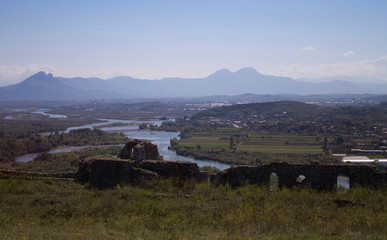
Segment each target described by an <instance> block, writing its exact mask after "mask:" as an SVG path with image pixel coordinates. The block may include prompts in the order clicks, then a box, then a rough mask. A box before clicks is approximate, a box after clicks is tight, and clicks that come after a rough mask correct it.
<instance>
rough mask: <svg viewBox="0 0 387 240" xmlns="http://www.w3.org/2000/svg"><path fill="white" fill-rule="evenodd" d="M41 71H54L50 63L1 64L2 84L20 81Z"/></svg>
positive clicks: (0, 81) (0, 78)
mask: <svg viewBox="0 0 387 240" xmlns="http://www.w3.org/2000/svg"><path fill="white" fill-rule="evenodd" d="M39 71H45V72H54V71H55V68H54V67H52V66H50V65H38V64H30V65H28V66H17V65H12V66H7V65H0V86H6V85H9V84H14V83H18V82H20V81H22V80H24V79H26V78H27V77H29V76H31V75H32V74H35V73H37V72H39Z"/></svg>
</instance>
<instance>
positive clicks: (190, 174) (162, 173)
mask: <svg viewBox="0 0 387 240" xmlns="http://www.w3.org/2000/svg"><path fill="white" fill-rule="evenodd" d="M160 177H174V178H178V179H180V180H183V181H185V180H189V179H193V180H196V181H204V180H207V179H208V174H207V173H206V172H200V170H199V167H198V166H197V164H195V163H190V162H172V161H159V160H156V161H154V160H146V161H142V162H140V163H136V162H135V161H134V160H124V159H119V158H112V157H110V158H105V157H92V158H89V159H86V160H83V161H82V162H81V163H80V165H79V170H78V172H77V177H76V180H77V181H78V182H81V183H86V182H90V185H91V186H94V187H97V188H99V189H106V188H112V187H115V186H117V184H120V183H130V182H138V181H141V180H142V179H143V178H160Z"/></svg>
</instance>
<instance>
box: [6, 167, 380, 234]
mask: <svg viewBox="0 0 387 240" xmlns="http://www.w3.org/2000/svg"><path fill="white" fill-rule="evenodd" d="M340 199H344V200H345V201H347V200H348V199H349V200H350V201H351V204H344V205H341V204H337V201H338V200H340ZM345 201H344V202H345ZM386 210H387V193H386V189H379V190H369V189H363V188H352V189H350V190H349V191H348V192H343V193H336V192H317V191H314V190H311V189H293V190H289V189H283V190H280V191H274V192H271V191H269V189H268V187H266V186H255V185H247V186H244V187H241V188H237V189H234V190H232V189H231V188H230V187H228V186H219V187H217V186H212V185H209V184H207V183H201V184H198V183H196V184H195V183H189V182H186V183H179V182H176V181H174V180H172V179H168V180H160V181H152V182H145V181H144V182H142V183H141V185H140V186H135V185H133V186H131V185H126V186H117V187H116V189H112V190H104V191H102V190H96V189H91V188H89V187H87V186H83V185H80V184H78V183H75V182H73V181H68V180H67V181H64V180H55V179H30V178H24V177H18V178H16V177H9V176H7V175H4V174H0V239H62V240H64V239H82V240H88V239H93V240H94V239H163V240H164V239H173V240H175V239H230V240H231V239H232V240H234V239H386V238H387V228H386V226H387V211H386Z"/></svg>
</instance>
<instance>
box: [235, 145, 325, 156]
mask: <svg viewBox="0 0 387 240" xmlns="http://www.w3.org/2000/svg"><path fill="white" fill-rule="evenodd" d="M238 150H241V151H250V152H263V153H301V154H319V153H322V152H323V151H322V148H321V147H320V146H287V145H245V144H242V145H239V146H238Z"/></svg>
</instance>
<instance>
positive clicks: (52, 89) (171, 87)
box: [0, 67, 387, 101]
mask: <svg viewBox="0 0 387 240" xmlns="http://www.w3.org/2000/svg"><path fill="white" fill-rule="evenodd" d="M245 93H251V94H254V95H264V96H266V97H268V98H270V97H269V96H270V95H281V96H286V97H289V94H293V95H312V94H365V93H368V94H387V84H381V83H379V84H360V83H353V82H349V81H343V80H335V81H331V82H319V83H312V82H305V81H299V80H293V79H291V78H288V77H276V76H269V75H263V74H261V73H259V72H257V71H256V70H255V69H254V68H252V67H247V68H243V69H240V70H239V71H236V72H231V71H229V70H227V69H221V70H219V71H217V72H215V73H213V74H211V75H209V76H208V77H205V78H192V79H185V78H164V79H161V80H144V79H136V78H132V77H126V76H121V77H115V78H112V79H108V80H102V79H100V78H79V77H77V78H63V77H53V76H52V74H45V73H44V72H39V73H37V74H35V75H33V76H31V77H29V78H27V79H26V80H25V81H23V82H21V83H19V84H15V85H10V86H7V87H2V88H0V99H41V100H45V99H46V100H55V99H57V100H59V99H60V100H64V99H67V100H77V99H101V98H103V99H129V98H131V99H134V98H141V99H149V98H196V97H205V96H214V95H220V96H222V95H223V96H224V95H233V96H235V95H241V94H245ZM293 95H290V96H293ZM248 98H250V97H248ZM277 98H278V96H277ZM286 99H289V98H280V99H279V100H286ZM294 100H298V99H294ZM241 101H243V100H241Z"/></svg>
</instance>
